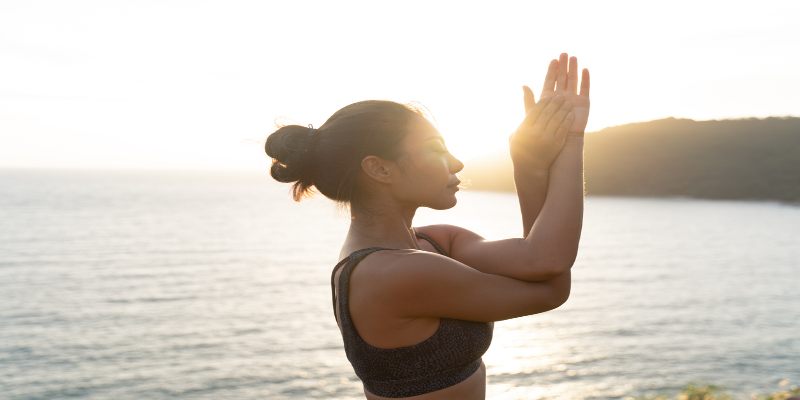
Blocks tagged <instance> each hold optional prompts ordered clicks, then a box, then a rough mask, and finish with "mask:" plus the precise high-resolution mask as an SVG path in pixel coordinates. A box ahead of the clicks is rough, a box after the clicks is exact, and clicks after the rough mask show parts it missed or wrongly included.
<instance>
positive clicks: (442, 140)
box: [424, 136, 444, 143]
mask: <svg viewBox="0 0 800 400" xmlns="http://www.w3.org/2000/svg"><path fill="white" fill-rule="evenodd" d="M428 140H440V141H441V142H442V143H444V138H443V137H441V136H430V137H427V138H425V139H424V141H428Z"/></svg>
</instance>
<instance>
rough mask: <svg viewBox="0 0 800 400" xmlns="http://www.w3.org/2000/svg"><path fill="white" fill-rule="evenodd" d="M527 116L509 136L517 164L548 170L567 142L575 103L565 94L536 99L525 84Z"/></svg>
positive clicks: (513, 158) (517, 166) (516, 165)
mask: <svg viewBox="0 0 800 400" xmlns="http://www.w3.org/2000/svg"><path fill="white" fill-rule="evenodd" d="M523 90H524V91H525V96H524V97H525V111H526V115H525V119H524V120H523V121H522V123H521V124H520V126H519V127H518V128H517V130H516V131H515V132H514V133H513V134H512V135H511V137H510V138H509V147H510V150H511V161H512V162H513V164H514V168H515V169H517V168H523V169H540V170H545V171H547V170H549V169H550V165H551V164H552V163H553V161H555V159H556V157H557V156H558V154H559V153H560V152H561V149H562V148H563V147H564V143H566V138H567V132H568V130H569V128H570V127H571V126H572V123H573V121H574V119H575V115H574V113H573V112H572V108H573V105H572V103H571V102H569V101H565V97H564V96H562V95H555V96H552V97H547V98H544V99H542V100H540V101H539V102H538V103H536V102H535V101H534V99H533V92H532V91H531V89H530V88H528V87H527V86H525V87H524V88H523Z"/></svg>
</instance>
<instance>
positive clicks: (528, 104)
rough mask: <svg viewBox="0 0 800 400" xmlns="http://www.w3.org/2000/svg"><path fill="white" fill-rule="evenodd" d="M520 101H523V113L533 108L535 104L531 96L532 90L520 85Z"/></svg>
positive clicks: (526, 113)
mask: <svg viewBox="0 0 800 400" xmlns="http://www.w3.org/2000/svg"><path fill="white" fill-rule="evenodd" d="M522 101H523V102H524V103H525V115H528V113H529V112H531V110H532V109H533V106H535V105H536V99H535V98H534V97H533V90H531V88H529V87H527V86H523V87H522Z"/></svg>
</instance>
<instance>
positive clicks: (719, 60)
mask: <svg viewBox="0 0 800 400" xmlns="http://www.w3.org/2000/svg"><path fill="white" fill-rule="evenodd" d="M768 3H770V4H769V5H768V6H765V5H764V4H763V3H759V4H753V5H738V6H733V5H731V4H730V3H722V2H702V3H697V2H688V1H685V2H681V1H678V2H671V3H669V4H666V3H665V4H663V5H652V4H649V3H648V4H644V3H641V2H635V1H620V2H614V3H613V4H609V3H606V2H591V1H576V2H572V3H569V4H568V5H564V4H562V3H553V4H550V3H535V2H528V3H489V2H483V3H480V2H478V3H468V4H467V3H465V4H460V3H459V5H458V6H457V8H454V6H453V4H451V3H444V2H442V3H429V2H425V3H423V2H417V3H415V2H413V1H412V2H411V3H408V2H405V3H403V4H402V5H398V4H390V3H378V2H344V3H343V2H336V3H331V2H321V1H320V2H312V3H311V4H309V3H306V2H303V3H296V2H283V3H266V2H256V1H252V2H247V1H245V2H237V3H236V4H230V3H227V2H222V1H210V2H202V3H197V2H190V1H188V0H187V1H175V2H167V3H164V2H155V3H125V2H102V3H98V4H94V5H92V6H89V5H84V6H80V5H75V4H73V3H69V4H68V3H63V2H57V1H51V2H49V3H48V4H47V6H42V5H41V4H40V3H37V4H32V3H31V4H29V3H25V2H20V3H17V4H16V5H15V6H14V7H5V8H4V9H3V12H2V13H0V32H2V33H3V36H2V37H3V38H4V40H3V42H2V43H0V72H2V74H0V76H3V77H6V79H4V80H3V81H2V82H0V89H2V90H0V110H2V111H0V132H3V138H4V140H5V143H6V145H5V146H3V147H2V148H0V163H2V165H5V166H12V167H25V166H30V167H55V166H57V167H87V168H89V167H97V168H99V167H103V168H109V167H120V168H123V167H127V168H137V169H139V168H177V169H180V168H220V169H228V168H229V169H247V170H258V171H263V170H264V169H265V168H266V167H265V165H266V161H267V160H265V158H266V156H265V155H264V152H263V141H264V139H265V138H266V136H267V135H268V134H269V133H270V132H271V131H272V129H273V128H274V127H273V122H274V121H276V120H280V119H281V118H284V117H286V118H288V119H291V120H292V121H296V122H297V123H300V124H303V125H306V124H309V123H312V124H314V125H315V126H319V125H320V124H322V123H323V122H324V121H325V119H327V118H328V117H329V116H330V115H331V114H332V113H333V112H335V111H336V110H338V109H339V108H341V107H343V106H345V105H347V104H350V103H353V102H356V101H360V100H365V99H388V100H394V101H399V102H417V103H420V104H422V105H424V106H425V107H427V108H428V109H429V110H430V112H431V114H433V116H434V117H435V120H436V124H437V126H438V127H439V129H440V131H441V133H442V135H443V136H444V137H445V139H446V140H447V143H448V145H449V147H450V149H451V151H452V152H453V154H455V155H456V157H459V158H461V159H463V160H465V161H469V160H470V159H474V158H477V157H481V156H483V155H486V154H487V153H498V152H504V151H505V152H507V141H508V136H509V135H510V134H511V133H512V132H513V131H514V129H516V126H517V125H518V124H519V123H520V122H521V120H522V116H523V111H522V110H523V106H522V91H521V86H522V85H529V86H530V87H531V88H533V89H534V91H535V93H536V95H537V98H538V95H539V92H538V91H540V90H541V85H542V80H543V78H544V74H545V72H546V68H547V63H548V62H549V60H551V59H552V58H555V57H557V56H558V54H560V53H561V52H568V53H569V54H570V55H574V56H577V57H578V60H579V64H580V65H579V67H580V68H583V67H586V68H588V69H589V70H590V71H591V74H592V95H591V97H592V111H591V115H590V117H589V125H588V126H587V133H591V132H592V131H594V130H599V129H601V128H603V127H606V126H611V125H618V124H624V123H629V122H639V121H647V120H651V119H658V118H665V117H669V116H675V117H683V118H694V119H713V118H731V117H749V116H756V117H763V116H769V115H791V114H793V113H795V114H796V113H797V109H796V106H795V105H796V104H800V80H797V79H795V71H796V70H797V69H798V66H800V53H798V52H791V51H788V50H787V49H792V48H794V45H795V43H794V42H793V40H794V38H796V37H798V36H800V25H797V24H796V23H795V22H794V21H793V18H792V16H794V15H797V14H798V11H800V3H796V2H788V1H787V2H778V1H775V2H769V1H768ZM568 7H572V9H565V8H568ZM721 7H724V8H725V10H726V18H725V19H719V18H716V16H717V14H718V10H719V8H721ZM309 10H313V11H314V12H309ZM454 15H457V16H458V18H453V16H454ZM544 15H547V16H556V15H564V16H565V18H543V17H541V16H544ZM567 16H568V18H566V17H567ZM567 20H568V21H567ZM176 21H179V22H176ZM708 21H713V23H711V24H709V22H708ZM676 22H677V23H678V24H679V25H680V27H681V29H678V30H676V29H675V26H676ZM142 26H147V29H142ZM712 51H713V53H711V52H712ZM775 57H780V60H781V62H780V63H775V62H773V61H772V60H774V59H775ZM767 70H768V71H769V74H766V73H765V72H764V71H767ZM9 77H13V79H10V78H9ZM0 79H2V78H0ZM65 148H70V149H71V151H68V152H65V151H64V149H65Z"/></svg>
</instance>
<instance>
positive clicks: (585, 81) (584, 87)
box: [580, 68, 589, 96]
mask: <svg viewBox="0 0 800 400" xmlns="http://www.w3.org/2000/svg"><path fill="white" fill-rule="evenodd" d="M580 95H581V96H588V95H589V70H588V69H586V68H584V69H583V74H581V93H580Z"/></svg>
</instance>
